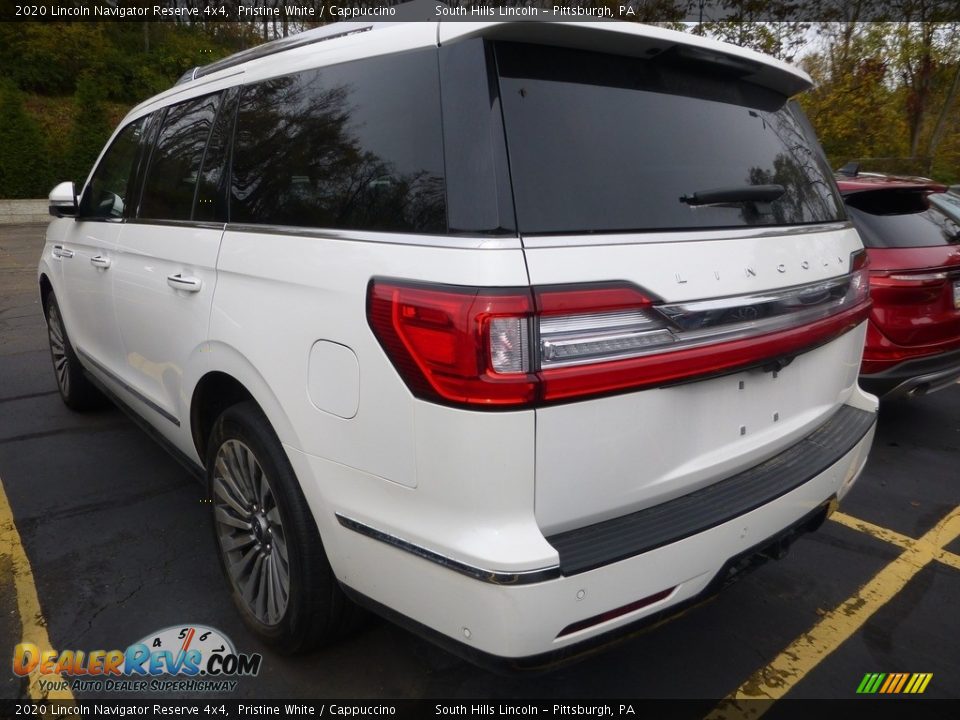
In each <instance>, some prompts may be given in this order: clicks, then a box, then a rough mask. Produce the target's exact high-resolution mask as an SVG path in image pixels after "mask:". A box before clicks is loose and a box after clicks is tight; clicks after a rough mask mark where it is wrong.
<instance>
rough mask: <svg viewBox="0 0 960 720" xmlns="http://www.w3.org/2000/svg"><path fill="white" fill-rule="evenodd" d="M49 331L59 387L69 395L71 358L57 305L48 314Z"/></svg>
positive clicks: (51, 352) (51, 307) (52, 306)
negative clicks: (68, 356)
mask: <svg viewBox="0 0 960 720" xmlns="http://www.w3.org/2000/svg"><path fill="white" fill-rule="evenodd" d="M47 330H48V333H47V334H48V335H49V337H50V354H51V355H52V356H53V369H54V370H55V371H56V374H57V385H58V386H59V387H60V392H61V393H63V394H64V395H68V394H69V392H70V373H69V372H68V370H69V367H68V364H69V358H67V347H66V339H65V335H64V332H63V322H62V321H61V320H60V313H59V312H58V311H57V307H56V305H52V304H51V306H50V310H49V312H48V313H47Z"/></svg>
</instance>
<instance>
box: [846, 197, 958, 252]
mask: <svg viewBox="0 0 960 720" xmlns="http://www.w3.org/2000/svg"><path fill="white" fill-rule="evenodd" d="M844 200H845V201H846V203H847V210H848V212H849V214H850V218H851V219H852V220H853V222H854V224H855V225H856V227H857V231H858V232H859V233H860V237H861V239H862V240H863V244H864V245H866V246H867V247H872V248H902V247H932V246H934V245H954V244H960V202H958V203H957V204H956V205H954V204H953V203H951V202H950V196H949V195H946V194H944V193H937V194H935V195H928V193H927V192H925V191H917V190H877V191H871V192H861V193H853V194H851V195H847V196H846V197H845V198H844Z"/></svg>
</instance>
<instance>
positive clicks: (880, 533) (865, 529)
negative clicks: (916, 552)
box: [830, 512, 917, 550]
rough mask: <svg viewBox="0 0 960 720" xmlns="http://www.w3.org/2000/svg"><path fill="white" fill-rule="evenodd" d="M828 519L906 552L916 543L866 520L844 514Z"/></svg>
mask: <svg viewBox="0 0 960 720" xmlns="http://www.w3.org/2000/svg"><path fill="white" fill-rule="evenodd" d="M830 519H831V520H833V521H834V522H836V523H840V524H841V525H845V526H846V527H848V528H850V529H851V530H857V531H859V532H862V533H866V534H867V535H872V536H873V537H875V538H877V539H878V540H883V541H884V542H888V543H890V544H892V545H899V546H900V547H901V548H903V549H904V550H906V549H907V548H910V547H913V545H914V543H916V542H917V541H916V540H915V539H914V538H912V537H908V536H906V535H901V534H900V533H898V532H894V531H893V530H890V529H888V528H885V527H880V526H879V525H874V524H873V523H870V522H867V521H866V520H861V519H860V518H855V517H851V516H850V515H847V514H846V513H842V512H835V513H833V515H831V516H830Z"/></svg>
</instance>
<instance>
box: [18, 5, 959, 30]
mask: <svg viewBox="0 0 960 720" xmlns="http://www.w3.org/2000/svg"><path fill="white" fill-rule="evenodd" d="M345 20H352V21H387V22H423V21H433V20H444V21H451V20H452V21H458V20H459V21H483V20H544V21H568V22H569V21H573V20H627V21H635V22H708V23H710V22H883V21H890V22H960V2H958V1H957V0H875V1H873V2H869V3H866V2H863V0H809V1H806V2H798V1H796V0H492V1H486V2H485V1H483V0H478V1H475V0H448V1H447V2H442V1H438V0H408V1H406V2H403V1H400V0H342V1H338V0H55V1H52V2H51V1H49V0H38V1H37V2H29V0H25V1H24V2H18V1H17V0H0V21H5V22H31V21H32V22H36V21H41V22H43V21H68V22H85V21H86V22H98V21H99V22H103V21H137V22H179V23H210V22H250V21H263V22H269V21H274V22H295V23H296V22H300V23H306V24H309V25H316V24H319V23H327V22H337V21H345Z"/></svg>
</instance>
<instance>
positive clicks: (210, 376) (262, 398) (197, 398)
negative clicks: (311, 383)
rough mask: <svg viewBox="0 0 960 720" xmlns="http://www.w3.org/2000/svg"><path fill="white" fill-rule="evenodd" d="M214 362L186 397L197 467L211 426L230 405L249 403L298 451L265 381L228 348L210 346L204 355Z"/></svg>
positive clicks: (276, 400) (288, 422)
mask: <svg viewBox="0 0 960 720" xmlns="http://www.w3.org/2000/svg"><path fill="white" fill-rule="evenodd" d="M204 354H209V356H214V357H216V358H217V360H218V364H217V366H216V367H215V368H214V367H208V368H207V370H206V371H205V372H203V373H202V374H201V376H200V378H199V379H198V380H197V383H196V384H195V385H194V387H193V391H192V392H191V393H190V414H189V417H190V434H191V437H192V439H193V443H194V448H195V449H196V451H197V455H198V456H199V458H200V462H201V464H204V463H205V461H206V450H207V442H208V441H209V439H210V433H211V431H212V429H213V424H214V422H216V419H217V418H218V417H219V416H220V414H221V413H222V412H223V411H224V410H226V409H227V408H228V407H230V406H231V405H235V404H237V403H240V402H245V401H250V402H253V403H254V404H255V405H256V406H257V407H258V408H259V409H260V411H261V412H262V413H263V415H264V417H266V418H267V421H268V422H269V423H270V426H271V427H272V428H273V431H274V432H275V433H276V434H277V437H278V438H279V440H280V442H281V443H291V444H293V445H295V446H297V447H299V443H298V442H297V436H296V433H294V431H293V425H292V423H291V422H290V420H289V418H288V417H287V415H286V413H285V412H284V411H283V408H282V406H281V404H280V401H279V400H278V399H277V397H276V395H275V394H274V393H273V391H272V390H271V389H270V386H269V385H268V384H267V382H266V380H265V379H264V378H263V376H262V375H260V373H259V372H257V371H256V370H255V369H254V368H253V367H252V366H251V365H250V364H249V362H248V361H246V359H245V358H243V356H242V355H240V354H239V353H238V352H237V351H236V350H234V349H233V348H230V347H229V346H224V345H220V344H211V345H210V346H208V348H207V351H206V353H204Z"/></svg>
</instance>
